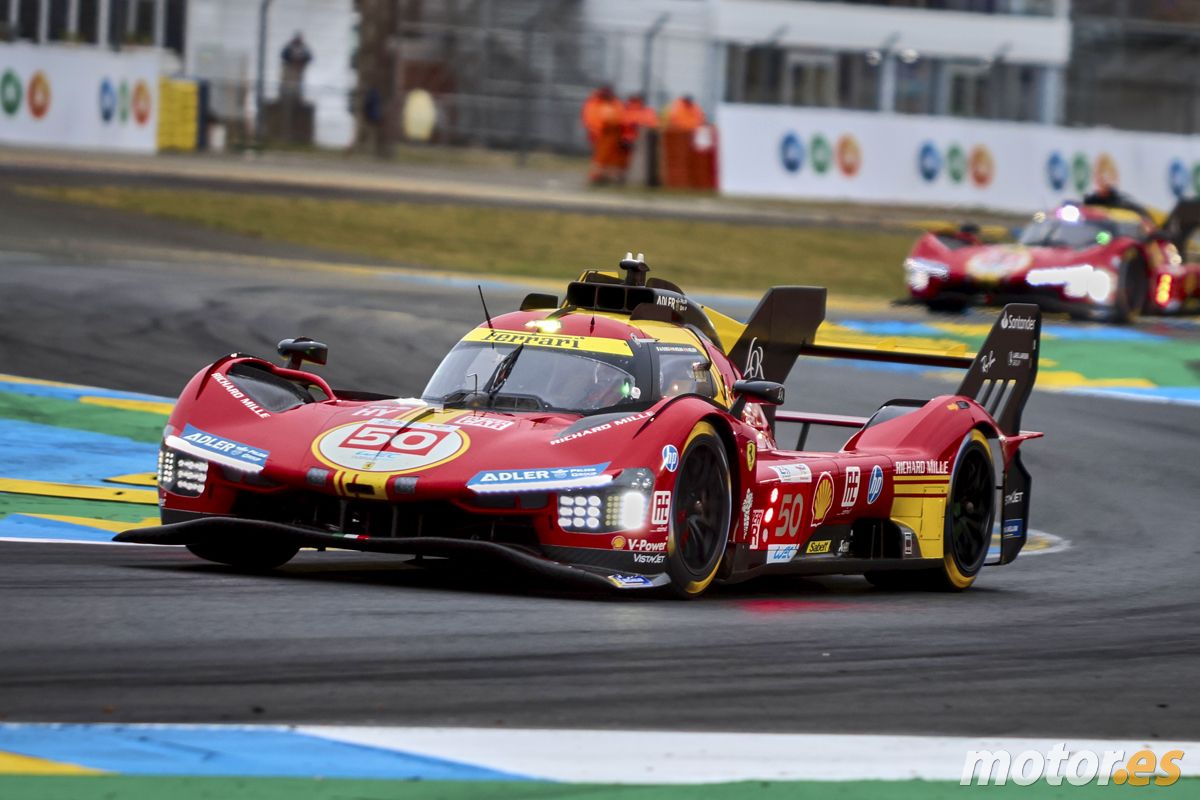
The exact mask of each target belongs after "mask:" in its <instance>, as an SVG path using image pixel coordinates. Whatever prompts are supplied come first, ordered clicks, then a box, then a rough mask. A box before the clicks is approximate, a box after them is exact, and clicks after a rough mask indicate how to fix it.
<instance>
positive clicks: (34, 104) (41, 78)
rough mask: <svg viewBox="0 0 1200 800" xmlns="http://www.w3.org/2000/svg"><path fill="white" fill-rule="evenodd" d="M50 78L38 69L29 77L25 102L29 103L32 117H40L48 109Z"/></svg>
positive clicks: (44, 114)
mask: <svg viewBox="0 0 1200 800" xmlns="http://www.w3.org/2000/svg"><path fill="white" fill-rule="evenodd" d="M50 99H51V97H50V80H49V79H48V78H47V77H46V73H44V72H42V71H41V70H40V69H39V70H38V71H36V72H34V73H33V77H32V78H30V79H29V88H28V89H26V90H25V102H27V103H29V113H30V114H31V115H32V116H33V118H34V119H41V118H42V117H44V116H46V112H48V111H49V110H50Z"/></svg>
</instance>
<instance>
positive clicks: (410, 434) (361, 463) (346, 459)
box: [315, 422, 468, 472]
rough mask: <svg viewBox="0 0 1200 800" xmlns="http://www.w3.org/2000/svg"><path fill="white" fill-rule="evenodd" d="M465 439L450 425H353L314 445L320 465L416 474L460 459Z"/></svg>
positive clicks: (464, 448)
mask: <svg viewBox="0 0 1200 800" xmlns="http://www.w3.org/2000/svg"><path fill="white" fill-rule="evenodd" d="M467 444H468V441H467V437H466V436H465V435H464V434H463V433H462V431H460V430H458V429H457V428H454V427H451V426H449V425H433V424H430V423H423V422H414V423H412V424H410V425H408V426H406V427H403V428H397V427H396V426H394V425H381V424H379V423H377V422H354V423H351V424H350V425H343V426H341V427H340V428H334V429H333V430H331V431H328V432H327V433H325V434H324V435H323V436H322V437H321V438H320V439H319V440H318V441H317V445H316V448H315V449H316V451H317V455H318V456H320V458H321V460H322V461H325V462H326V463H328V464H331V465H333V466H337V467H345V468H346V469H356V470H360V471H362V472H415V471H417V470H421V469H428V468H429V467H432V466H436V465H438V464H442V463H444V462H446V461H450V460H451V459H454V458H457V457H458V456H460V455H462V453H463V451H464V450H466V449H467Z"/></svg>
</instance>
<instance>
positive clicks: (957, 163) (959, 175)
mask: <svg viewBox="0 0 1200 800" xmlns="http://www.w3.org/2000/svg"><path fill="white" fill-rule="evenodd" d="M946 174H947V175H949V176H950V180H952V181H954V182H955V183H962V182H963V178H964V177H966V174H967V156H966V153H964V152H963V149H962V148H961V147H959V146H958V145H957V144H952V145H950V149H949V150H947V151H946Z"/></svg>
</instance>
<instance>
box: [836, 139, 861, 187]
mask: <svg viewBox="0 0 1200 800" xmlns="http://www.w3.org/2000/svg"><path fill="white" fill-rule="evenodd" d="M837 165H838V169H839V170H841V172H842V174H843V175H845V176H846V177H847V178H853V177H854V176H855V175H857V174H858V171H859V170H860V169H862V148H861V147H859V145H858V140H857V139H855V138H854V136H853V135H852V134H849V133H844V134H842V135H841V136H839V137H838V140H837Z"/></svg>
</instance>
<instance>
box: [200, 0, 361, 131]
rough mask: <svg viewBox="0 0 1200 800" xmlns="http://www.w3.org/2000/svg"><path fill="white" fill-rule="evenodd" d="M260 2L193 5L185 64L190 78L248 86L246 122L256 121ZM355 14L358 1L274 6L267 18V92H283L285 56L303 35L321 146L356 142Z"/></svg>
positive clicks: (303, 0) (308, 93) (296, 0)
mask: <svg viewBox="0 0 1200 800" xmlns="http://www.w3.org/2000/svg"><path fill="white" fill-rule="evenodd" d="M258 7H259V3H258V1H257V0H188V5H187V13H188V17H187V42H186V45H185V48H184V49H185V52H184V58H185V62H186V69H187V72H188V74H189V75H195V76H197V77H202V78H208V79H211V80H233V81H238V82H243V83H245V85H246V86H247V87H248V91H247V92H246V102H247V107H246V109H245V112H246V114H247V118H248V119H252V118H253V112H254V107H253V102H254V80H255V76H256V70H257V63H258V60H257V59H258ZM356 24H357V14H356V13H355V12H354V3H353V0H274V2H273V3H272V4H271V8H270V12H269V17H268V27H267V30H268V36H267V52H266V87H267V97H268V99H270V98H274V97H275V96H276V95H277V94H278V87H279V80H280V77H281V62H280V58H279V54H280V52H281V51H282V50H283V47H284V45H286V44H287V42H288V40H289V39H291V38H292V35H293V34H294V33H295V32H296V31H300V33H301V34H303V36H304V40H305V41H306V42H307V43H308V47H309V49H310V50H311V51H312V53H313V60H312V62H311V63H310V64H309V65H308V70H307V71H306V72H305V75H304V95H305V98H306V99H307V100H308V101H309V102H312V103H314V104H315V105H316V134H315V135H316V140H317V144H319V145H321V146H323V147H345V146H347V145H349V144H350V143H351V142H352V141H353V139H354V116H353V114H351V113H350V110H349V99H348V98H349V95H350V92H351V91H353V89H354V86H355V81H356V76H355V74H354V70H353V69H352V67H351V64H350V56H351V54H352V53H353V51H354V46H355V32H354V27H355V25H356Z"/></svg>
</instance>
